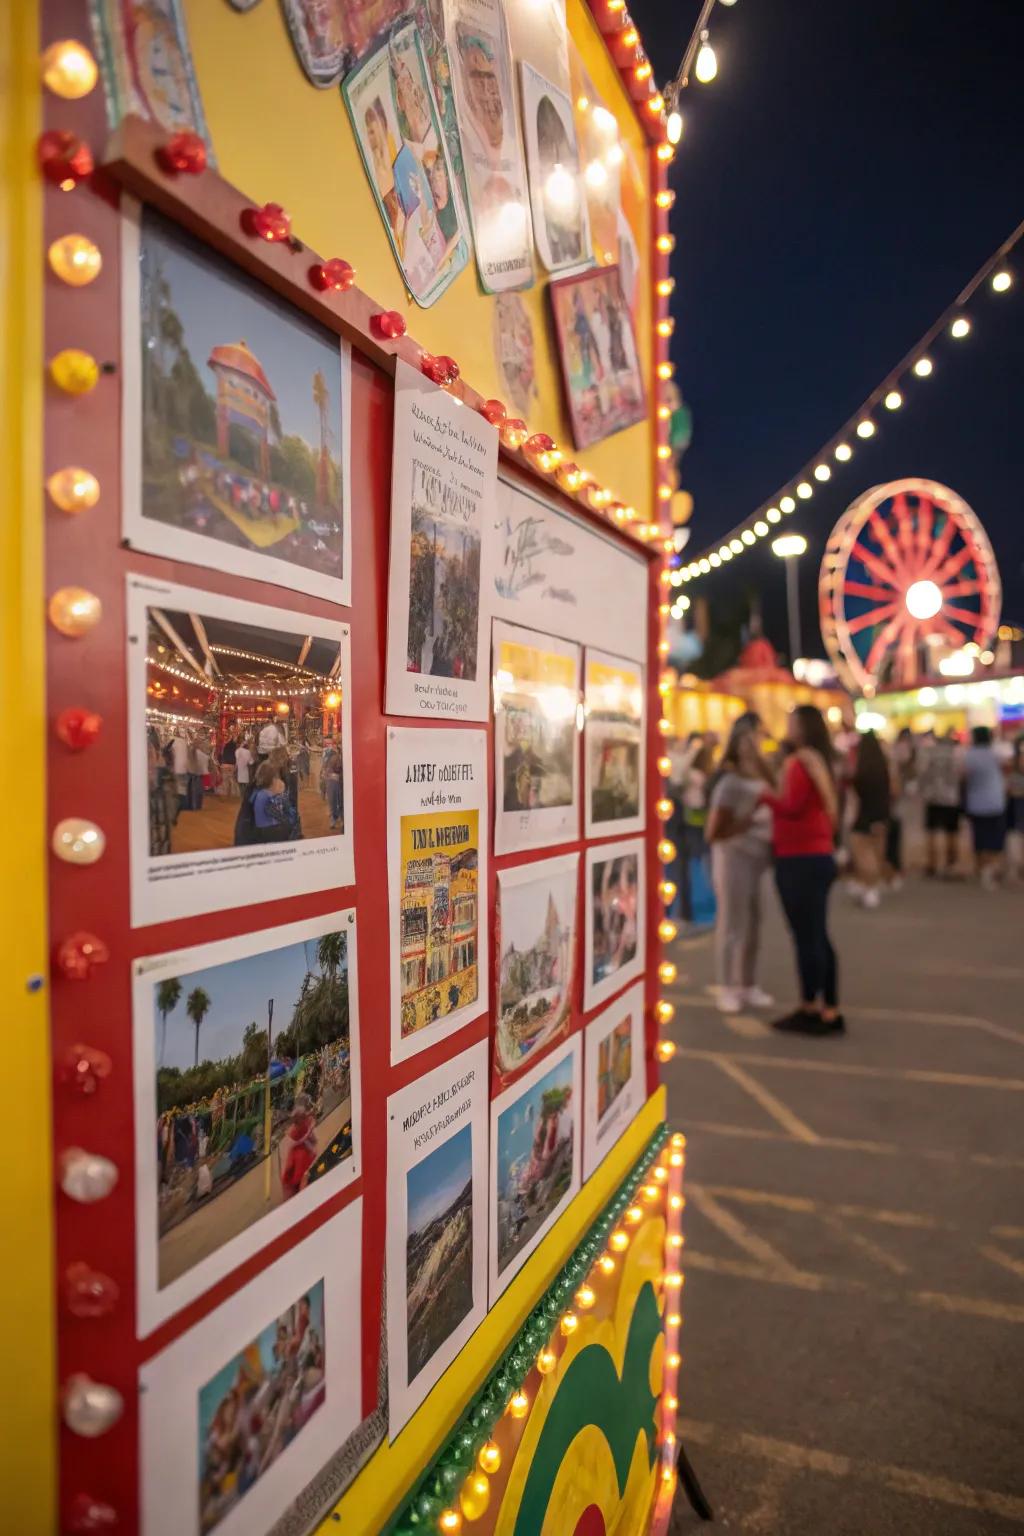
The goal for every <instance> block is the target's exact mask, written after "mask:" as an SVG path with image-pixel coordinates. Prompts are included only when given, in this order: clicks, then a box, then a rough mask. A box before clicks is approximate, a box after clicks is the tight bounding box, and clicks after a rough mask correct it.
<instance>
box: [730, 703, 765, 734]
mask: <svg viewBox="0 0 1024 1536" xmlns="http://www.w3.org/2000/svg"><path fill="white" fill-rule="evenodd" d="M762 724H763V721H762V719H761V716H760V715H759V714H758V712H757V710H756V709H745V710H744V711H743V713H742V715H737V717H736V719H735V720H734V721H733V723H732V728H733V730H734V731H736V730H738V729H739V728H740V726H743V728H744V729H745V730H748V731H759V730H760V729H761V726H762ZM730 740H731V737H730Z"/></svg>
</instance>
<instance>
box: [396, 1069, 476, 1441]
mask: <svg viewBox="0 0 1024 1536" xmlns="http://www.w3.org/2000/svg"><path fill="white" fill-rule="evenodd" d="M487 1056H488V1045H487V1041H486V1040H478V1041H477V1042H476V1044H475V1045H471V1046H470V1047H469V1049H468V1050H466V1051H463V1052H462V1053H461V1054H460V1055H458V1056H454V1057H452V1058H451V1059H450V1060H448V1061H446V1062H443V1063H442V1065H441V1066H439V1067H436V1068H434V1070H433V1071H431V1072H428V1073H426V1074H425V1075H424V1076H422V1077H419V1078H417V1079H416V1080H415V1081H414V1082H412V1083H410V1084H408V1085H407V1086H406V1087H405V1088H401V1089H399V1090H398V1092H397V1093H394V1094H392V1095H391V1097H390V1098H389V1099H388V1101H387V1117H388V1118H387V1133H388V1166H387V1176H388V1191H389V1194H388V1202H387V1222H386V1232H385V1242H386V1252H385V1259H386V1265H385V1267H386V1275H387V1313H386V1315H387V1363H388V1365H387V1368H388V1432H389V1435H390V1438H391V1439H392V1440H393V1439H394V1438H395V1436H396V1435H397V1434H398V1433H399V1431H400V1430H401V1429H402V1428H403V1426H404V1425H405V1424H406V1423H407V1422H408V1420H409V1419H410V1418H411V1417H412V1415H413V1414H414V1413H415V1411H416V1409H417V1408H418V1407H419V1405H420V1403H422V1401H423V1399H424V1398H425V1397H426V1395H427V1393H428V1392H429V1391H430V1389H431V1387H432V1386H433V1385H434V1383H435V1382H436V1381H437V1380H438V1379H439V1378H440V1376H441V1375H442V1374H443V1372H444V1371H446V1370H447V1369H448V1367H449V1365H451V1363H452V1361H453V1360H454V1359H455V1356H456V1355H457V1354H458V1353H459V1351H460V1349H462V1347H463V1345H464V1344H465V1343H466V1341H467V1340H468V1339H469V1337H470V1335H471V1334H472V1333H473V1332H474V1330H475V1329H476V1328H477V1327H478V1326H479V1325H480V1323H481V1322H482V1321H483V1319H484V1316H485V1315H486V1312H487V1132H488V1070H487V1067H488V1064H487Z"/></svg>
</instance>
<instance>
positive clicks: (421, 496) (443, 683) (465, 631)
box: [385, 362, 498, 720]
mask: <svg viewBox="0 0 1024 1536" xmlns="http://www.w3.org/2000/svg"><path fill="white" fill-rule="evenodd" d="M478 423H479V425H478ZM393 444H394V446H393V455H392V461H393V462H392V478H391V556H390V562H389V570H388V654H387V679H386V686H385V706H386V709H387V712H388V713H389V714H400V715H411V716H419V717H423V718H424V719H431V720H435V719H443V718H451V719H456V720H486V719H487V715H488V707H489V702H490V701H489V694H490V679H489V677H488V673H487V655H488V651H487V647H488V639H489V633H490V596H491V551H492V549H493V547H494V494H495V489H496V484H497V468H498V435H497V432H496V431H495V429H494V428H493V427H492V426H490V424H489V423H487V422H485V421H483V419H482V418H481V417H479V416H477V417H475V418H474V420H473V421H472V422H467V419H466V411H465V408H464V407H463V406H461V405H460V404H459V402H458V401H457V400H453V399H452V397H451V396H450V395H447V394H446V393H445V391H444V390H441V389H438V388H437V387H436V386H434V385H433V384H431V383H430V382H429V381H428V380H426V379H424V377H423V376H422V374H420V373H419V372H417V371H416V370H414V369H412V368H410V367H409V366H408V365H407V364H405V363H402V362H399V363H398V365H397V371H396V374H395V412H394V436H393Z"/></svg>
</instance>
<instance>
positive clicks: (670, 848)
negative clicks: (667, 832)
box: [658, 837, 676, 864]
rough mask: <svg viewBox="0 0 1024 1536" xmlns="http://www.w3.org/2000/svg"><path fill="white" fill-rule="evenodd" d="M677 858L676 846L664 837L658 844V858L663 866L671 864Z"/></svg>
mask: <svg viewBox="0 0 1024 1536" xmlns="http://www.w3.org/2000/svg"><path fill="white" fill-rule="evenodd" d="M675 856H676V845H675V843H670V842H669V840H668V838H667V837H663V838H662V840H661V842H660V843H659V844H658V858H659V859H660V860H661V862H662V863H663V864H671V862H672V860H673V859H674V858H675Z"/></svg>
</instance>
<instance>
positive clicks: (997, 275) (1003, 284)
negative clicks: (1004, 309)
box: [992, 267, 1013, 293]
mask: <svg viewBox="0 0 1024 1536" xmlns="http://www.w3.org/2000/svg"><path fill="white" fill-rule="evenodd" d="M1012 283H1013V273H1012V272H1010V271H1008V270H1007V268H1006V267H1000V269H999V271H998V272H993V274H992V291H993V293H1005V292H1006V290H1007V288H1009V287H1010V286H1011V285H1012Z"/></svg>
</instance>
